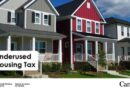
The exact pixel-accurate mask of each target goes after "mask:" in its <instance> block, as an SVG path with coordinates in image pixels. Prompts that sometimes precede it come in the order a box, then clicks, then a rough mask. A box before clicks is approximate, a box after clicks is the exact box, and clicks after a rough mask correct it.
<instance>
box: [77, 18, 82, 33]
mask: <svg viewBox="0 0 130 90" xmlns="http://www.w3.org/2000/svg"><path fill="white" fill-rule="evenodd" d="M78 20H81V30H78ZM82 24H83V23H82V19H81V18H76V31H78V32H82Z"/></svg>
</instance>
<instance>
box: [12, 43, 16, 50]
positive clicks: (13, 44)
mask: <svg viewBox="0 0 130 90" xmlns="http://www.w3.org/2000/svg"><path fill="white" fill-rule="evenodd" d="M16 50H17V43H16V42H11V51H16Z"/></svg>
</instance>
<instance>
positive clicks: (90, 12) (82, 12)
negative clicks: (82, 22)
mask: <svg viewBox="0 0 130 90" xmlns="http://www.w3.org/2000/svg"><path fill="white" fill-rule="evenodd" d="M90 1H91V0H86V2H85V3H84V4H83V5H82V6H81V8H80V9H79V10H78V11H77V12H76V13H75V15H76V16H80V17H82V18H87V19H92V20H97V21H100V15H99V14H98V11H97V10H96V8H95V7H94V5H93V4H92V2H90ZM87 2H90V6H91V7H90V9H88V8H87Z"/></svg>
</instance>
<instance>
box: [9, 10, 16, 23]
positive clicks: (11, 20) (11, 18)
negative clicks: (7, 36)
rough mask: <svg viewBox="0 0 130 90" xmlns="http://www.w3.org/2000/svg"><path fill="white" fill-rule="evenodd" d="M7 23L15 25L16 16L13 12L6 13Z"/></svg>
mask: <svg viewBox="0 0 130 90" xmlns="http://www.w3.org/2000/svg"><path fill="white" fill-rule="evenodd" d="M7 21H8V23H11V24H15V23H16V15H15V12H10V11H9V12H8V20H7Z"/></svg>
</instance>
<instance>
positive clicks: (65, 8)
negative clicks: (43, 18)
mask: <svg viewBox="0 0 130 90" xmlns="http://www.w3.org/2000/svg"><path fill="white" fill-rule="evenodd" d="M83 1H84V0H73V1H71V2H69V3H66V4H63V5H61V6H58V7H56V9H57V11H58V12H59V13H60V16H69V15H71V14H72V13H73V12H74V11H75V10H76V9H77V8H78V7H79V6H80V5H81V4H82V3H83Z"/></svg>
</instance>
